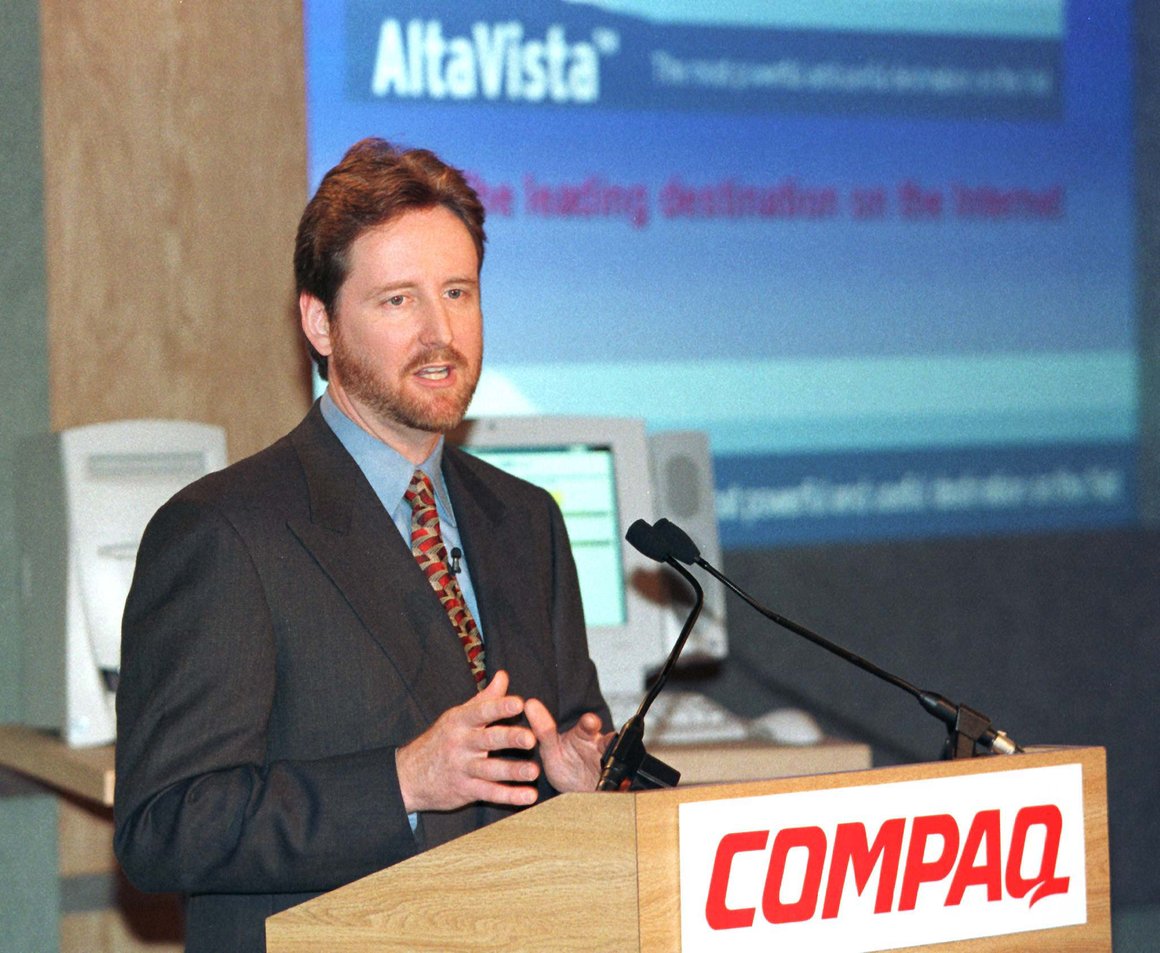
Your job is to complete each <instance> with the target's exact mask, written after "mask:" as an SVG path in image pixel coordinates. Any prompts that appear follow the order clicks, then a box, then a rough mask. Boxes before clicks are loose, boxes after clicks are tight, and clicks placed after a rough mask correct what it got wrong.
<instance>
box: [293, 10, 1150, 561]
mask: <svg viewBox="0 0 1160 953" xmlns="http://www.w3.org/2000/svg"><path fill="white" fill-rule="evenodd" d="M304 11H305V24H306V57H307V75H306V94H307V131H308V136H309V141H308V155H309V169H310V178H311V182H312V183H313V184H317V182H318V181H319V179H320V178H321V176H322V174H323V173H324V172H325V170H326V169H328V168H329V167H330V166H331V165H333V164H334V163H335V162H337V161H338V160H339V158H340V157H341V156H342V154H343V151H344V150H345V149H346V148H347V147H348V146H349V145H350V144H351V143H353V142H354V141H355V140H357V139H359V138H361V137H363V136H368V135H377V136H382V137H383V138H386V139H388V140H391V141H393V142H396V143H399V144H401V145H410V146H421V147H426V148H431V149H434V150H435V151H436V152H437V153H439V154H440V155H441V156H442V157H444V158H445V159H446V160H447V161H449V162H451V163H452V164H454V165H456V166H458V167H460V168H462V169H463V170H464V171H465V172H466V174H467V176H468V179H469V181H470V182H472V183H473V184H474V185H475V187H476V189H477V190H478V191H479V193H480V195H481V197H482V199H483V201H484V203H485V205H486V206H487V211H488V217H487V229H488V236H489V243H488V250H487V256H486V261H485V264H484V311H485V315H486V334H487V354H488V357H487V361H486V364H485V369H484V379H483V380H482V381H481V383H480V388H479V391H478V392H477V395H476V403H475V405H474V406H473V408H472V411H471V412H472V413H473V414H474V415H476V416H497V415H500V414H519V413H530V414H590V415H602V416H618V415H632V416H638V417H643V418H644V419H645V420H646V421H647V425H648V428H649V430H650V431H651V432H656V431H662V430H686V429H691V430H699V431H703V432H705V433H707V434H708V435H709V439H710V441H711V447H712V451H713V458H714V471H715V478H716V497H717V501H716V510H717V514H718V518H719V520H720V535H721V543H722V546H723V547H724V548H725V549H726V550H729V549H734V550H737V549H754V548H756V549H761V548H767V547H777V546H786V545H801V544H816V543H825V542H831V541H832V542H842V541H863V540H875V539H888V538H916V537H924V536H931V535H952V534H966V533H980V532H996V533H999V532H1001V533H1009V532H1032V531H1035V532H1039V531H1045V530H1052V529H1079V528H1088V527H1099V526H1108V525H1120V524H1125V523H1130V522H1132V521H1133V520H1134V519H1135V514H1136V506H1137V503H1136V497H1137V490H1136V471H1137V462H1138V459H1139V454H1138V437H1137V435H1138V430H1139V427H1138V415H1139V399H1138V387H1137V381H1138V357H1139V354H1138V350H1139V349H1138V344H1137V342H1138V329H1137V323H1136V312H1137V306H1136V290H1135V287H1136V286H1135V281H1136V276H1135V269H1134V264H1133V263H1134V261H1135V255H1134V252H1133V248H1134V238H1135V219H1134V212H1133V158H1132V135H1131V132H1132V97H1131V88H1132V87H1131V76H1132V68H1131V67H1132V32H1131V22H1132V21H1131V4H1130V3H1129V2H1128V0H1066V2H1065V0H1004V2H995V0H922V2H909V0H864V2H860V3H851V2H848V0H786V2H777V3H773V2H763V0H720V2H713V3H705V2H703V0H702V2H693V0H671V2H667V3H659V2H655V0H584V2H580V0H577V2H565V0H538V2H536V3H526V2H525V3H519V2H509V0H486V2H485V0H307V3H306V5H305V8H304Z"/></svg>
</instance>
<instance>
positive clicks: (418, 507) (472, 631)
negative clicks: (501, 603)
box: [404, 470, 487, 691]
mask: <svg viewBox="0 0 1160 953" xmlns="http://www.w3.org/2000/svg"><path fill="white" fill-rule="evenodd" d="M404 498H405V499H406V500H407V502H408V503H410V504H411V552H412V553H413V554H414V556H415V561H416V562H418V563H419V568H420V569H422V570H423V572H425V573H426V574H427V580H428V581H429V582H430V583H431V588H432V589H434V590H435V595H437V596H438V597H439V601H440V602H441V603H443V608H444V609H445V610H446V611H447V617H448V618H449V619H450V620H451V624H452V626H454V627H455V631H456V632H457V633H458V635H459V641H460V642H462V643H463V651H464V652H466V653H467V661H468V664H469V665H470V666H471V674H472V677H474V678H475V688H476V690H477V691H480V690H482V689H483V687H484V684H485V683H486V682H487V669H486V667H485V665H484V657H483V640H482V639H481V638H480V636H479V627H478V626H476V624H475V619H473V618H472V616H471V610H470V609H468V608H467V603H466V602H465V601H464V600H463V592H462V591H461V590H460V588H459V582H458V580H457V579H456V578H455V575H454V574H453V573H451V572H449V571H448V569H447V547H446V546H444V545H443V533H442V530H441V529H440V527H439V513H438V511H437V510H436V509H435V490H434V488H433V487H432V486H431V478H430V477H428V476H427V474H426V473H424V472H423V471H422V470H416V471H415V475H414V476H413V477H411V484H410V486H408V487H407V492H406V493H405V494H404Z"/></svg>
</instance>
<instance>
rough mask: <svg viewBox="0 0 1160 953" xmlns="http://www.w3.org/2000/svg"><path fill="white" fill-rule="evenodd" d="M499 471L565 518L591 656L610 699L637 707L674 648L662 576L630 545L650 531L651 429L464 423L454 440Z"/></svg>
mask: <svg viewBox="0 0 1160 953" xmlns="http://www.w3.org/2000/svg"><path fill="white" fill-rule="evenodd" d="M449 440H450V441H451V442H452V443H455V444H458V445H459V446H461V447H463V449H465V450H467V451H468V452H470V453H472V454H475V455H476V456H478V457H480V458H481V459H484V460H486V461H487V462H488V463H491V464H492V465H494V466H497V467H499V468H500V469H502V470H505V471H507V472H509V473H511V474H513V475H515V476H518V477H520V478H522V479H525V480H527V481H528V482H530V483H534V484H536V485H538V486H541V487H543V488H544V489H546V490H547V491H548V492H549V493H550V494H552V496H553V498H554V499H555V500H556V502H557V504H558V505H559V506H560V509H561V512H562V513H563V515H564V522H565V525H566V527H567V530H568V537H569V542H570V544H571V548H572V554H573V557H574V558H575V560H576V569H577V573H578V575H579V577H580V593H581V598H582V600H583V603H584V621H585V624H586V627H587V629H588V647H589V651H590V653H591V655H592V659H593V661H594V662H595V663H596V668H597V670H598V671H599V673H600V685H601V688H602V689H603V691H604V693H605V695H606V696H610V697H612V698H613V699H614V704H615V699H616V697H617V696H619V697H630V698H631V697H633V696H636V695H638V694H639V693H640V692H641V691H642V690H643V688H644V685H645V679H646V678H647V676H648V675H649V674H650V673H651V672H653V671H655V670H656V669H657V668H658V666H659V665H660V664H661V663H662V662H663V661H664V658H665V656H666V655H667V653H668V650H669V641H670V640H669V639H668V635H667V629H666V626H665V617H664V588H663V586H662V584H661V582H660V580H661V575H660V566H659V565H658V564H657V563H655V562H653V561H651V560H649V559H646V558H645V557H644V556H642V555H641V554H640V553H638V552H637V551H636V550H635V549H633V548H632V546H630V545H629V544H628V542H627V541H626V540H625V538H624V536H625V533H626V532H627V530H628V527H629V526H630V525H631V524H632V523H633V521H634V520H637V519H645V520H648V521H650V522H652V520H653V519H654V518H655V517H654V512H653V509H654V508H653V493H652V477H651V466H650V460H649V449H648V441H647V439H646V436H645V429H644V421H643V420H640V419H637V418H623V417H617V418H611V417H567V416H524V417H489V418H477V419H472V420H468V421H465V422H464V424H463V425H462V426H461V427H460V428H459V429H458V430H456V431H455V432H454V433H453V434H451V435H449Z"/></svg>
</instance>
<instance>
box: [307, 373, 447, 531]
mask: <svg viewBox="0 0 1160 953" xmlns="http://www.w3.org/2000/svg"><path fill="white" fill-rule="evenodd" d="M319 405H320V409H321V411H322V417H323V419H324V420H325V421H326V422H327V424H329V426H330V429H331V430H333V431H334V435H335V436H336V437H338V439H339V442H340V443H342V445H343V446H344V447H346V450H347V452H348V453H349V454H350V455H351V456H352V457H354V460H355V463H357V464H358V465H359V469H361V470H362V472H363V474H364V475H365V476H366V478H367V480H368V481H369V482H370V485H371V488H372V489H373V490H374V491H375V494H376V495H377V496H378V498H379V500H380V501H381V502H382V504H383V506H384V507H385V508H386V510H387V512H388V513H394V511H395V510H396V508H397V507H398V506H399V503H400V501H402V499H403V494H404V493H406V492H407V487H408V486H409V485H410V483H411V477H412V475H413V474H414V472H415V471H416V470H422V471H423V472H424V473H426V474H427V476H429V477H430V478H431V484H432V485H433V486H434V488H435V498H436V502H437V504H438V508H439V518H440V520H441V521H442V522H445V523H450V524H451V525H452V526H455V525H456V524H455V512H454V510H452V508H451V497H450V494H448V492H447V484H446V482H445V481H444V479H443V437H442V436H440V438H439V440H438V442H437V443H436V444H435V448H434V449H433V450H432V451H431V453H430V455H429V456H428V457H427V459H426V460H424V461H423V462H422V463H420V464H419V465H418V466H415V464H413V463H411V461H410V460H408V459H407V458H406V457H404V456H403V455H402V454H401V453H399V452H398V451H397V450H395V449H394V448H393V447H390V446H388V445H387V444H385V443H383V442H382V441H381V440H379V439H378V438H377V437H373V436H371V435H370V434H369V433H367V432H366V431H365V430H363V429H362V427H360V426H359V425H358V424H356V423H355V422H354V421H353V420H351V419H350V418H349V417H348V416H347V415H346V414H345V413H344V412H343V410H342V409H341V408H340V407H339V406H338V404H336V403H335V402H334V399H333V398H332V397H331V396H330V391H329V390H327V391H325V392H324V393H323V395H322V397H321V398H320V399H319Z"/></svg>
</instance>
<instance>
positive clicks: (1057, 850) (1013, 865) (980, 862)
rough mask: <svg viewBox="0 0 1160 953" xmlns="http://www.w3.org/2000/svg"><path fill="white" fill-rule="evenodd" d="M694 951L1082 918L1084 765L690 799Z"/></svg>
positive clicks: (686, 850) (684, 862)
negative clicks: (713, 798) (696, 800)
mask: <svg viewBox="0 0 1160 953" xmlns="http://www.w3.org/2000/svg"><path fill="white" fill-rule="evenodd" d="M679 817H680V865H681V949H682V950H683V951H684V953H709V951H728V953H748V951H753V953H757V951H760V953H768V951H770V950H810V949H813V950H825V951H826V953H847V951H848V953H862V951H872V950H888V949H894V948H897V947H906V946H919V945H922V944H927V943H944V942H949V941H953V940H963V939H969V938H972V937H984V936H1000V935H1003V934H1008V933H1020V932H1024V931H1028V930H1043V929H1047V928H1050V927H1061V926H1071V925H1074V924H1081V923H1086V922H1087V882H1086V878H1085V866H1084V857H1085V855H1084V830H1083V773H1082V769H1081V767H1080V765H1078V764H1068V765H1059V766H1055V767H1045V768H1026V769H1021V770H1014V771H996V772H989V773H985V774H973V775H966V776H963V777H949V778H934V779H929V780H919V781H903V782H898V783H893V784H876V785H866V786H861V787H848V788H836V789H831V790H824V791H808V792H800V793H791V794H772V795H764V796H761V797H750V798H733V799H729V800H720V801H700V802H694V803H686V804H681V805H680V815H679Z"/></svg>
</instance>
